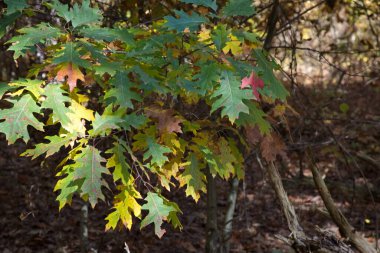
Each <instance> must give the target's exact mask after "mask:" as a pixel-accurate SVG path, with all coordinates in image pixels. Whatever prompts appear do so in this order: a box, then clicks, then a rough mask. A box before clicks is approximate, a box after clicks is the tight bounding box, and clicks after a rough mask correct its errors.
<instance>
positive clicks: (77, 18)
mask: <svg viewBox="0 0 380 253" xmlns="http://www.w3.org/2000/svg"><path fill="white" fill-rule="evenodd" d="M53 8H54V9H55V10H56V11H57V13H58V15H59V16H61V17H63V18H64V19H65V20H66V22H71V24H72V26H73V28H76V27H78V26H82V25H89V24H91V23H95V22H99V21H100V20H101V18H102V15H101V13H100V11H99V10H98V9H96V8H91V7H90V1H89V0H83V1H82V5H81V6H79V4H74V5H73V7H72V8H71V9H70V10H68V8H67V5H63V4H61V3H60V2H59V1H58V0H55V1H54V3H53Z"/></svg>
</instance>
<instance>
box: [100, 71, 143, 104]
mask: <svg viewBox="0 0 380 253" xmlns="http://www.w3.org/2000/svg"><path fill="white" fill-rule="evenodd" d="M110 84H111V85H112V88H111V89H110V90H109V91H107V92H106V93H105V95H104V99H108V100H110V99H112V101H113V103H114V104H115V105H119V106H121V107H124V108H132V109H133V103H132V100H135V101H141V100H142V98H141V96H140V95H139V94H138V93H137V92H135V91H133V90H131V88H133V86H134V84H133V83H132V82H131V81H130V80H129V78H128V73H126V72H117V73H116V75H115V76H114V77H113V78H112V79H111V80H110Z"/></svg>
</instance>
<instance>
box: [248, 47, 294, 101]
mask: <svg viewBox="0 0 380 253" xmlns="http://www.w3.org/2000/svg"><path fill="white" fill-rule="evenodd" d="M253 55H254V57H255V58H256V61H257V67H254V68H253V69H254V71H255V72H256V73H257V74H258V75H259V77H260V78H261V79H262V80H263V81H264V84H265V85H264V88H263V89H261V90H260V93H261V94H263V95H266V96H269V97H271V98H274V99H277V98H278V99H280V100H282V101H285V100H286V97H287V96H288V95H289V93H288V91H287V90H286V89H285V87H284V86H283V85H282V83H281V82H280V81H279V80H278V79H277V78H276V76H275V75H274V73H273V69H277V68H278V65H277V64H276V63H275V62H274V61H269V60H268V59H267V57H266V56H265V55H264V52H263V51H262V50H259V49H255V50H254V51H253Z"/></svg>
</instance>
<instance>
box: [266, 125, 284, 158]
mask: <svg viewBox="0 0 380 253" xmlns="http://www.w3.org/2000/svg"><path fill="white" fill-rule="evenodd" d="M260 149H261V155H262V156H263V157H264V159H265V160H266V161H267V162H273V161H274V160H276V156H277V155H280V156H281V157H282V158H283V159H284V158H286V153H285V144H284V142H283V141H282V139H281V138H280V137H279V136H278V135H277V134H276V133H274V132H272V134H271V135H265V136H264V138H263V139H262V141H261V143H260Z"/></svg>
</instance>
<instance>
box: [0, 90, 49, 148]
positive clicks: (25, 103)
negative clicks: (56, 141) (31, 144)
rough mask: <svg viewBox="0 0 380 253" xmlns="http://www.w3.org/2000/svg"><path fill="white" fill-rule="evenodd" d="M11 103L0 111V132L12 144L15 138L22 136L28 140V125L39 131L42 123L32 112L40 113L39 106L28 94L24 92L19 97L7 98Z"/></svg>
mask: <svg viewBox="0 0 380 253" xmlns="http://www.w3.org/2000/svg"><path fill="white" fill-rule="evenodd" d="M7 101H9V102H11V103H13V107H12V108H9V109H2V110H1V111H0V120H4V121H3V122H0V132H2V133H4V134H5V135H6V136H7V140H8V143H9V144H13V143H15V142H16V140H17V139H19V138H22V139H23V140H24V141H25V142H27V141H29V139H30V137H29V133H28V126H29V125H30V126H32V127H34V128H35V129H37V130H39V131H43V130H44V128H43V126H44V124H43V123H41V122H39V121H38V120H37V119H36V118H35V117H34V115H33V113H40V110H41V109H40V107H39V106H37V104H36V101H35V100H34V99H33V97H32V96H31V95H29V94H25V95H23V96H22V97H20V98H19V99H7Z"/></svg>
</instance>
